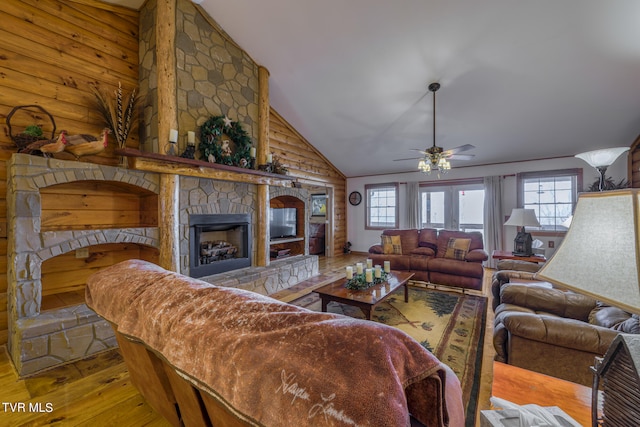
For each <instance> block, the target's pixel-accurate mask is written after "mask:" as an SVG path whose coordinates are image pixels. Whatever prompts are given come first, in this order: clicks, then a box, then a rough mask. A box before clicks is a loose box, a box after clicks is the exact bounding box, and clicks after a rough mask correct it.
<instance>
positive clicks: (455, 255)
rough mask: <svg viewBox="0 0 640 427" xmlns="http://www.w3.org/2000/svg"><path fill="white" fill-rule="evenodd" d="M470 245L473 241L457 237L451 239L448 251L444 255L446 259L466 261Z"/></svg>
mask: <svg viewBox="0 0 640 427" xmlns="http://www.w3.org/2000/svg"><path fill="white" fill-rule="evenodd" d="M469 245H471V239H456V238H455V237H451V238H450V239H449V241H448V242H447V250H446V252H445V253H444V257H445V258H449V259H457V260H460V261H464V259H465V258H466V256H467V252H469Z"/></svg>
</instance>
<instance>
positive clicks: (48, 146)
mask: <svg viewBox="0 0 640 427" xmlns="http://www.w3.org/2000/svg"><path fill="white" fill-rule="evenodd" d="M66 136H67V131H66V130H62V131H60V135H58V137H57V138H56V139H53V140H52V139H42V140H39V141H35V142H32V143H31V144H29V145H27V146H26V147H25V148H23V149H22V150H20V152H21V153H29V154H31V153H32V152H34V151H40V152H41V153H42V155H43V156H44V157H51V154H53V153H59V152H61V151H62V150H64V147H65V146H66V145H67V138H66Z"/></svg>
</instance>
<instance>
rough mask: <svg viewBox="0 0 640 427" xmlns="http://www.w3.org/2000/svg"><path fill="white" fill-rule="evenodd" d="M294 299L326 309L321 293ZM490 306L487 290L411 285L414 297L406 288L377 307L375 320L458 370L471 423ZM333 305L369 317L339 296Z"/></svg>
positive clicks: (331, 307)
mask: <svg viewBox="0 0 640 427" xmlns="http://www.w3.org/2000/svg"><path fill="white" fill-rule="evenodd" d="M291 304H294V305H298V306H300V307H306V308H308V309H311V310H314V311H321V302H320V298H319V297H318V295H317V294H315V293H310V294H308V295H305V296H304V297H301V298H298V299H297V300H295V301H292V302H291ZM486 308H487V300H486V298H485V297H482V296H475V295H463V294H461V293H453V292H443V291H439V290H434V289H427V288H419V287H413V286H410V287H409V302H408V303H405V302H404V290H403V289H402V288H401V289H398V290H397V291H396V292H395V293H394V294H393V295H391V296H390V297H389V298H388V299H386V300H385V301H384V302H382V303H381V304H379V305H378V306H377V307H376V308H375V310H374V311H373V313H372V315H373V320H374V321H376V322H380V323H384V324H386V325H389V326H393V327H396V328H398V329H401V330H402V331H404V332H406V333H407V334H409V335H410V336H411V337H413V338H414V339H415V340H417V341H418V342H420V344H422V346H423V347H424V348H426V349H427V350H429V351H430V352H432V353H433V354H434V355H435V356H436V357H437V358H438V359H439V360H440V361H442V362H444V363H446V364H447V365H448V366H449V367H450V368H451V369H452V370H453V372H455V374H456V375H457V376H458V379H460V384H461V386H462V397H463V400H464V402H465V404H466V414H465V416H466V425H467V426H474V425H475V415H476V408H477V405H478V391H479V386H480V369H481V367H482V348H483V344H484V329H485V322H486V313H487V311H486ZM327 310H328V311H329V312H330V313H339V314H344V315H347V316H350V317H355V318H360V319H364V314H363V313H362V311H361V310H360V309H359V308H356V307H352V306H349V305H344V304H340V303H337V302H331V303H329V305H328V307H327Z"/></svg>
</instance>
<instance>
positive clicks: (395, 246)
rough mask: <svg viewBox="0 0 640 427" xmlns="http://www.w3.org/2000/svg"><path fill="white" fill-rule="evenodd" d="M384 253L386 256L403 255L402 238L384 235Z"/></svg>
mask: <svg viewBox="0 0 640 427" xmlns="http://www.w3.org/2000/svg"><path fill="white" fill-rule="evenodd" d="M381 237H382V252H384V253H385V255H389V254H393V255H402V244H401V243H402V241H401V240H400V236H386V235H384V234H383V235H382V236H381Z"/></svg>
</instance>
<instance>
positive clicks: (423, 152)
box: [410, 148, 427, 154]
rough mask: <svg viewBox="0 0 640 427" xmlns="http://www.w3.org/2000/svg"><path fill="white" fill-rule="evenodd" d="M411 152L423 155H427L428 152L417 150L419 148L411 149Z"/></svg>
mask: <svg viewBox="0 0 640 427" xmlns="http://www.w3.org/2000/svg"><path fill="white" fill-rule="evenodd" d="M410 150H411V151H417V152H419V153H422V154H427V152H426V151H424V150H419V149H417V148H410Z"/></svg>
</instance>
